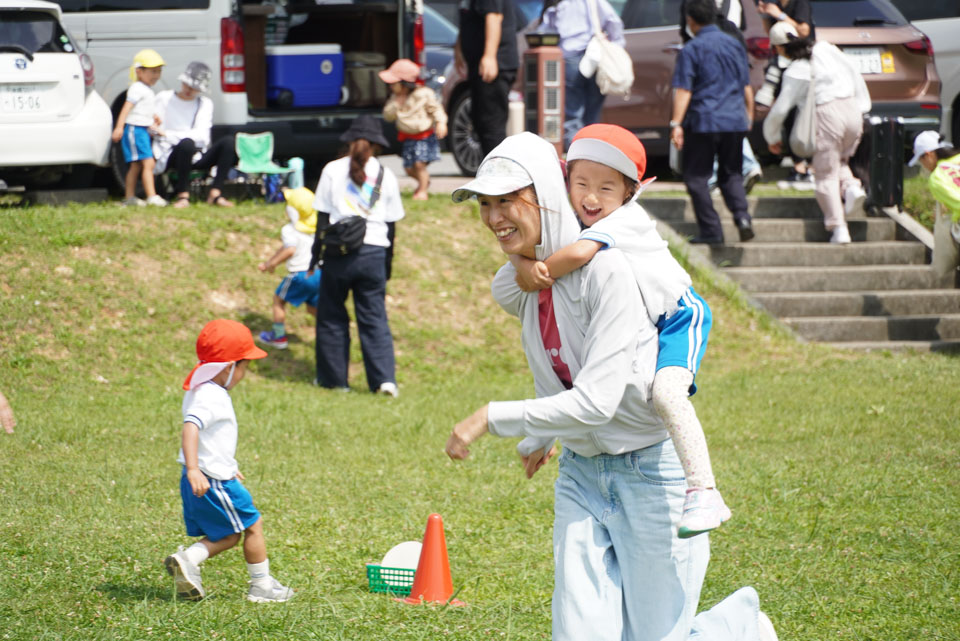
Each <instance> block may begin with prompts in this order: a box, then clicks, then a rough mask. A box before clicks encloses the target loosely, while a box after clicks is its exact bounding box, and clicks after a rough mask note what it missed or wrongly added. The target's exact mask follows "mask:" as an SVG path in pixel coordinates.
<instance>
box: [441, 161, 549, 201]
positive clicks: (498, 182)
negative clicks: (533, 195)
mask: <svg viewBox="0 0 960 641" xmlns="http://www.w3.org/2000/svg"><path fill="white" fill-rule="evenodd" d="M532 184H533V178H531V177H530V174H528V173H527V170H526V169H524V168H523V167H522V166H521V165H520V163H518V162H516V161H515V160H510V159H509V158H501V157H494V158H487V159H486V160H484V161H483V164H482V165H480V168H479V169H478V170H477V177H476V178H474V179H473V180H471V181H470V182H468V183H467V184H466V185H464V186H463V187H461V188H459V189H457V190H455V191H454V192H453V194H452V195H451V196H450V197H451V198H453V202H455V203H459V202H463V201H464V200H467V199H468V198H473V197H474V196H477V195H480V196H502V195H503V194H509V193H513V192H515V191H517V190H518V189H523V188H524V187H527V186H529V185H532Z"/></svg>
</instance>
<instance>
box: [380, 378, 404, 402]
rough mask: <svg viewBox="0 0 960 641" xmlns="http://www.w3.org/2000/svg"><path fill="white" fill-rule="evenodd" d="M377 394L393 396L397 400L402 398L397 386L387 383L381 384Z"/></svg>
mask: <svg viewBox="0 0 960 641" xmlns="http://www.w3.org/2000/svg"><path fill="white" fill-rule="evenodd" d="M377 394H385V395H387V396H392V397H393V398H397V397H398V396H400V390H399V389H397V384H396V383H392V382H390V381H387V382H386V383H381V384H380V387H379V388H378V389H377Z"/></svg>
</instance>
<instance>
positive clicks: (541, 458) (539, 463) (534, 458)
mask: <svg viewBox="0 0 960 641" xmlns="http://www.w3.org/2000/svg"><path fill="white" fill-rule="evenodd" d="M556 453H557V446H556V445H554V446H553V447H551V448H550V451H548V452H547V453H546V454H544V453H543V450H542V449H539V450H537V451H536V452H533V453H532V454H529V455H527V456H521V457H520V460H521V461H523V471H524V472H526V473H527V478H528V479H532V478H533V475H534V474H536V473H537V470H539V469H540V468H541V467H543V465H544V463H546V462H547V461H549V460H550V459H552V458H553V457H554V456H555V455H556Z"/></svg>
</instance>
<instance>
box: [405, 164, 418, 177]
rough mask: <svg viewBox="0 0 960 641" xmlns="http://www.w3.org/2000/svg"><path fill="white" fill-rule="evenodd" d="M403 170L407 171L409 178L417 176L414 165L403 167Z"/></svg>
mask: <svg viewBox="0 0 960 641" xmlns="http://www.w3.org/2000/svg"><path fill="white" fill-rule="evenodd" d="M403 170H404V171H405V172H407V175H408V176H410V177H411V178H416V177H417V168H416V167H415V166H414V165H410V166H409V167H404V168H403Z"/></svg>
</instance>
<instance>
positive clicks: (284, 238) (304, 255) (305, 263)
mask: <svg viewBox="0 0 960 641" xmlns="http://www.w3.org/2000/svg"><path fill="white" fill-rule="evenodd" d="M280 241H281V242H282V243H283V246H284V247H293V248H294V252H293V256H291V257H290V258H289V259H287V271H289V272H290V273H291V274H292V273H295V272H305V271H307V268H308V267H310V258H311V250H312V249H313V236H311V235H310V234H305V233H304V232H302V231H299V230H298V229H297V228H296V227H294V226H293V223H287V224H286V225H284V226H283V227H282V228H281V229H280Z"/></svg>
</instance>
